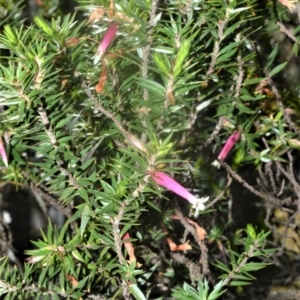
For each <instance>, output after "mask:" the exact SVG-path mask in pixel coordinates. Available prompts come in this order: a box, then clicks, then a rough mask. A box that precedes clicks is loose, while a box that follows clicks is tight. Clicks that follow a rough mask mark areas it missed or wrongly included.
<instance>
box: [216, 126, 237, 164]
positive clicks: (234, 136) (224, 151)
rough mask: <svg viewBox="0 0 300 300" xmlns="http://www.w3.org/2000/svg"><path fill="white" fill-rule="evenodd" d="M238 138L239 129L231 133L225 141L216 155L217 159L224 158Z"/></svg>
mask: <svg viewBox="0 0 300 300" xmlns="http://www.w3.org/2000/svg"><path fill="white" fill-rule="evenodd" d="M239 139H240V133H239V131H236V132H235V133H233V134H232V135H231V136H230V137H229V138H228V140H227V141H226V143H225V145H224V147H223V149H222V150H221V153H220V154H219V156H218V160H224V159H225V158H226V157H227V155H228V153H229V152H230V150H231V149H232V147H233V146H234V145H235V144H236V143H237V141H238V140H239Z"/></svg>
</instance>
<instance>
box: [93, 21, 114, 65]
mask: <svg viewBox="0 0 300 300" xmlns="http://www.w3.org/2000/svg"><path fill="white" fill-rule="evenodd" d="M117 32H118V26H117V25H116V24H111V25H110V26H109V27H108V29H107V30H106V32H105V34H104V37H103V40H102V42H101V44H100V45H99V47H98V49H97V52H96V56H95V59H94V64H97V63H98V62H99V60H100V59H101V58H102V56H103V55H104V53H105V51H106V50H107V48H108V47H109V45H110V44H111V42H112V41H113V39H114V37H115V36H116V34H117Z"/></svg>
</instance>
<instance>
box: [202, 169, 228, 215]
mask: <svg viewBox="0 0 300 300" xmlns="http://www.w3.org/2000/svg"><path fill="white" fill-rule="evenodd" d="M227 179H228V181H227V184H226V187H225V188H223V190H222V191H221V193H220V194H219V195H218V196H217V197H215V198H214V199H213V200H212V201H210V202H209V203H208V204H207V205H205V208H206V209H208V208H210V207H211V206H213V205H215V204H216V203H217V202H218V201H219V200H220V199H221V198H222V197H223V195H224V194H225V192H226V191H227V190H228V188H229V187H230V185H231V183H232V178H231V177H230V176H229V175H228V176H227Z"/></svg>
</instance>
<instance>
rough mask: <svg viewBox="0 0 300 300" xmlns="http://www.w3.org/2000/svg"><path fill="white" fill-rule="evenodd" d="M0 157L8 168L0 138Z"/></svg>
mask: <svg viewBox="0 0 300 300" xmlns="http://www.w3.org/2000/svg"><path fill="white" fill-rule="evenodd" d="M0 156H1V158H2V160H3V162H4V164H5V166H6V167H8V161H7V156H6V151H5V148H4V145H3V142H2V138H0Z"/></svg>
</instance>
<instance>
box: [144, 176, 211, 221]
mask: <svg viewBox="0 0 300 300" xmlns="http://www.w3.org/2000/svg"><path fill="white" fill-rule="evenodd" d="M148 174H149V175H150V176H151V178H152V179H153V180H154V181H155V182H156V183H157V184H159V185H161V186H163V187H165V188H166V189H168V190H170V191H172V192H174V193H175V194H177V195H179V196H181V197H182V198H184V199H186V200H187V201H189V202H190V203H191V204H192V207H193V209H195V210H196V214H195V216H198V214H199V210H204V209H205V206H204V204H203V203H205V202H206V201H207V200H208V199H209V197H206V198H197V197H196V196H194V195H192V194H191V193H190V192H189V191H188V190H187V189H186V188H184V187H183V186H182V185H180V184H179V183H178V182H177V181H175V180H174V179H173V178H171V177H170V176H169V175H167V174H165V173H163V172H159V171H148Z"/></svg>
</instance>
